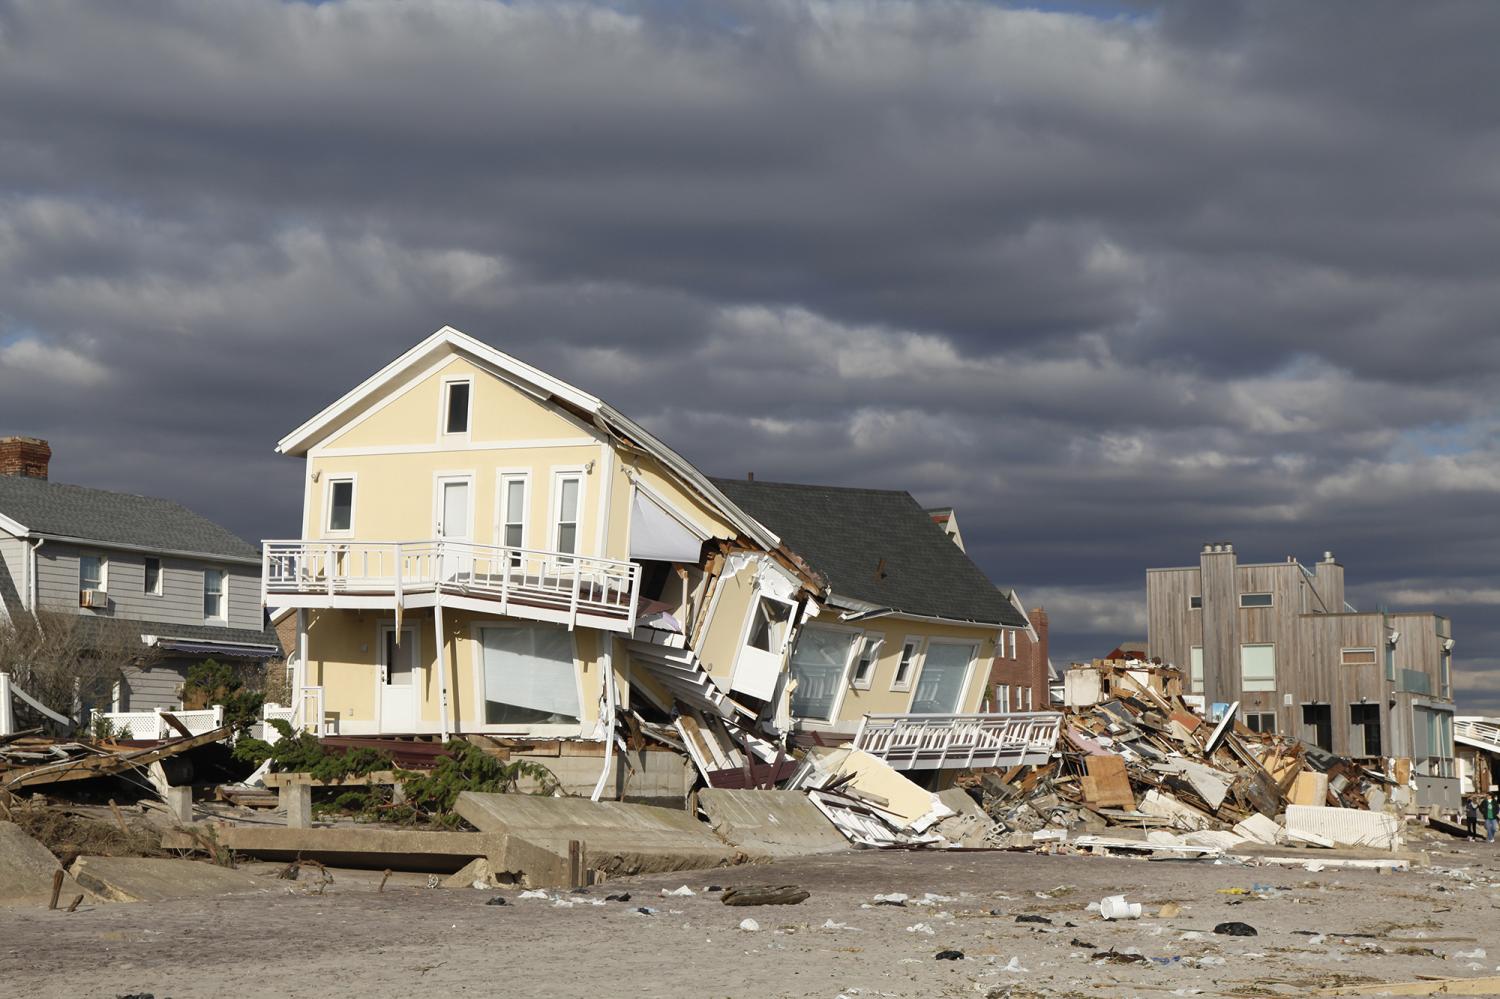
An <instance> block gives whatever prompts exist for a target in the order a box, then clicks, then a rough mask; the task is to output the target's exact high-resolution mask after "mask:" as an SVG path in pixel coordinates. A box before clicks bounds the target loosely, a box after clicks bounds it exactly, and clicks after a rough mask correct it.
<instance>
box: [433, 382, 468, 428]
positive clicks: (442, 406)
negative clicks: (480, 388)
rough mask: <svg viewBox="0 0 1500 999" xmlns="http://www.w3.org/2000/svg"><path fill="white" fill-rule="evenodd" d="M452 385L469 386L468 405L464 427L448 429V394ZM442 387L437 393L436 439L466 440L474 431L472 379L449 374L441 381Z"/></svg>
mask: <svg viewBox="0 0 1500 999" xmlns="http://www.w3.org/2000/svg"><path fill="white" fill-rule="evenodd" d="M454 385H467V386H469V406H468V408H467V409H466V410H465V411H464V429H463V430H452V431H450V430H449V429H448V396H449V394H450V392H451V388H452V386H454ZM442 386H443V389H442V391H441V392H439V393H438V440H440V441H456V442H464V441H467V440H468V439H469V437H470V435H471V434H472V433H473V432H474V379H473V378H471V377H470V376H468V375H450V376H447V377H445V378H444V379H443V381H442Z"/></svg>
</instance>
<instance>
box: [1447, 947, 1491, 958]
mask: <svg viewBox="0 0 1500 999" xmlns="http://www.w3.org/2000/svg"><path fill="white" fill-rule="evenodd" d="M1453 956H1454V957H1462V958H1466V959H1469V960H1480V959H1482V958H1483V957H1484V948H1483V947H1475V948H1474V949H1473V950H1461V951H1457V952H1455V953H1454V955H1453Z"/></svg>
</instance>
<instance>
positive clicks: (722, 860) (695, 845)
mask: <svg viewBox="0 0 1500 999" xmlns="http://www.w3.org/2000/svg"><path fill="white" fill-rule="evenodd" d="M454 811H456V812H457V813H458V814H459V815H460V816H461V817H462V818H463V819H464V820H465V821H466V822H468V823H469V824H470V825H472V826H474V827H475V828H477V829H479V830H480V831H481V832H486V833H500V834H504V835H505V836H506V837H507V840H506V850H507V854H508V856H515V857H517V858H520V857H522V851H523V850H526V849H530V850H531V851H534V854H533V856H534V858H535V859H534V860H533V863H537V866H538V867H539V866H540V865H539V863H538V861H539V859H540V857H541V856H544V855H550V856H551V857H552V858H553V859H554V862H553V864H552V865H549V869H550V870H553V871H556V870H557V869H558V868H559V867H560V869H561V872H562V873H561V875H560V876H559V875H557V874H550V875H547V877H549V878H552V879H553V880H551V881H550V883H540V886H546V887H555V886H558V885H566V884H567V881H568V877H567V860H568V844H569V842H573V841H576V842H579V843H582V844H583V847H584V851H585V853H586V854H587V865H588V867H589V869H590V870H595V871H601V872H603V873H605V874H607V875H610V876H614V877H618V876H623V875H627V874H649V873H659V872H666V871H689V870H698V869H702V868H708V867H722V866H725V865H728V864H733V863H738V862H741V861H743V860H746V859H765V858H764V855H763V854H757V855H756V856H755V857H753V858H750V857H746V856H745V853H744V852H743V851H740V850H737V849H735V848H734V847H731V846H727V845H725V844H724V843H723V842H722V841H721V840H719V838H718V837H716V836H715V835H714V834H713V833H712V832H711V831H710V830H709V828H708V827H707V826H705V825H703V824H702V823H701V822H699V821H698V820H697V819H695V818H693V816H691V815H689V814H688V813H687V812H683V811H678V810H675V809H670V808H655V807H652V806H650V805H634V804H628V803H625V802H619V801H598V802H595V801H590V800H588V799H587V798H544V797H540V796H536V795H526V794H476V793H474V792H472V791H465V792H463V793H462V794H460V795H459V796H458V802H457V804H456V805H455V806H454ZM526 875H527V880H528V882H532V881H535V880H537V879H538V878H539V877H541V875H533V870H532V868H530V867H528V868H526Z"/></svg>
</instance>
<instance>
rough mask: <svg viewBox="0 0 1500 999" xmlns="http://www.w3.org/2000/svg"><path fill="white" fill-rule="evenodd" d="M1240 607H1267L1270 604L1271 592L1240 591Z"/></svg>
mask: <svg viewBox="0 0 1500 999" xmlns="http://www.w3.org/2000/svg"><path fill="white" fill-rule="evenodd" d="M1240 606H1241V607H1269V606H1271V594H1269V593H1241V594H1240Z"/></svg>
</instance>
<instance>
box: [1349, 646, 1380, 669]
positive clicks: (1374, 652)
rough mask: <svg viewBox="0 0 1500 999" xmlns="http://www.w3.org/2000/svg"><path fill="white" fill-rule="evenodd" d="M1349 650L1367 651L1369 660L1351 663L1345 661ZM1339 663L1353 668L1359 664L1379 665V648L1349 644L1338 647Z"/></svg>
mask: <svg viewBox="0 0 1500 999" xmlns="http://www.w3.org/2000/svg"><path fill="white" fill-rule="evenodd" d="M1351 652H1368V653H1369V654H1370V661H1369V662H1367V663H1351V662H1348V661H1347V656H1348V655H1349V653H1351ZM1339 665H1340V666H1353V667H1355V668H1358V667H1360V666H1379V665H1380V650H1379V649H1377V648H1375V647H1374V646H1373V645H1351V646H1349V647H1348V648H1341V649H1339Z"/></svg>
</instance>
